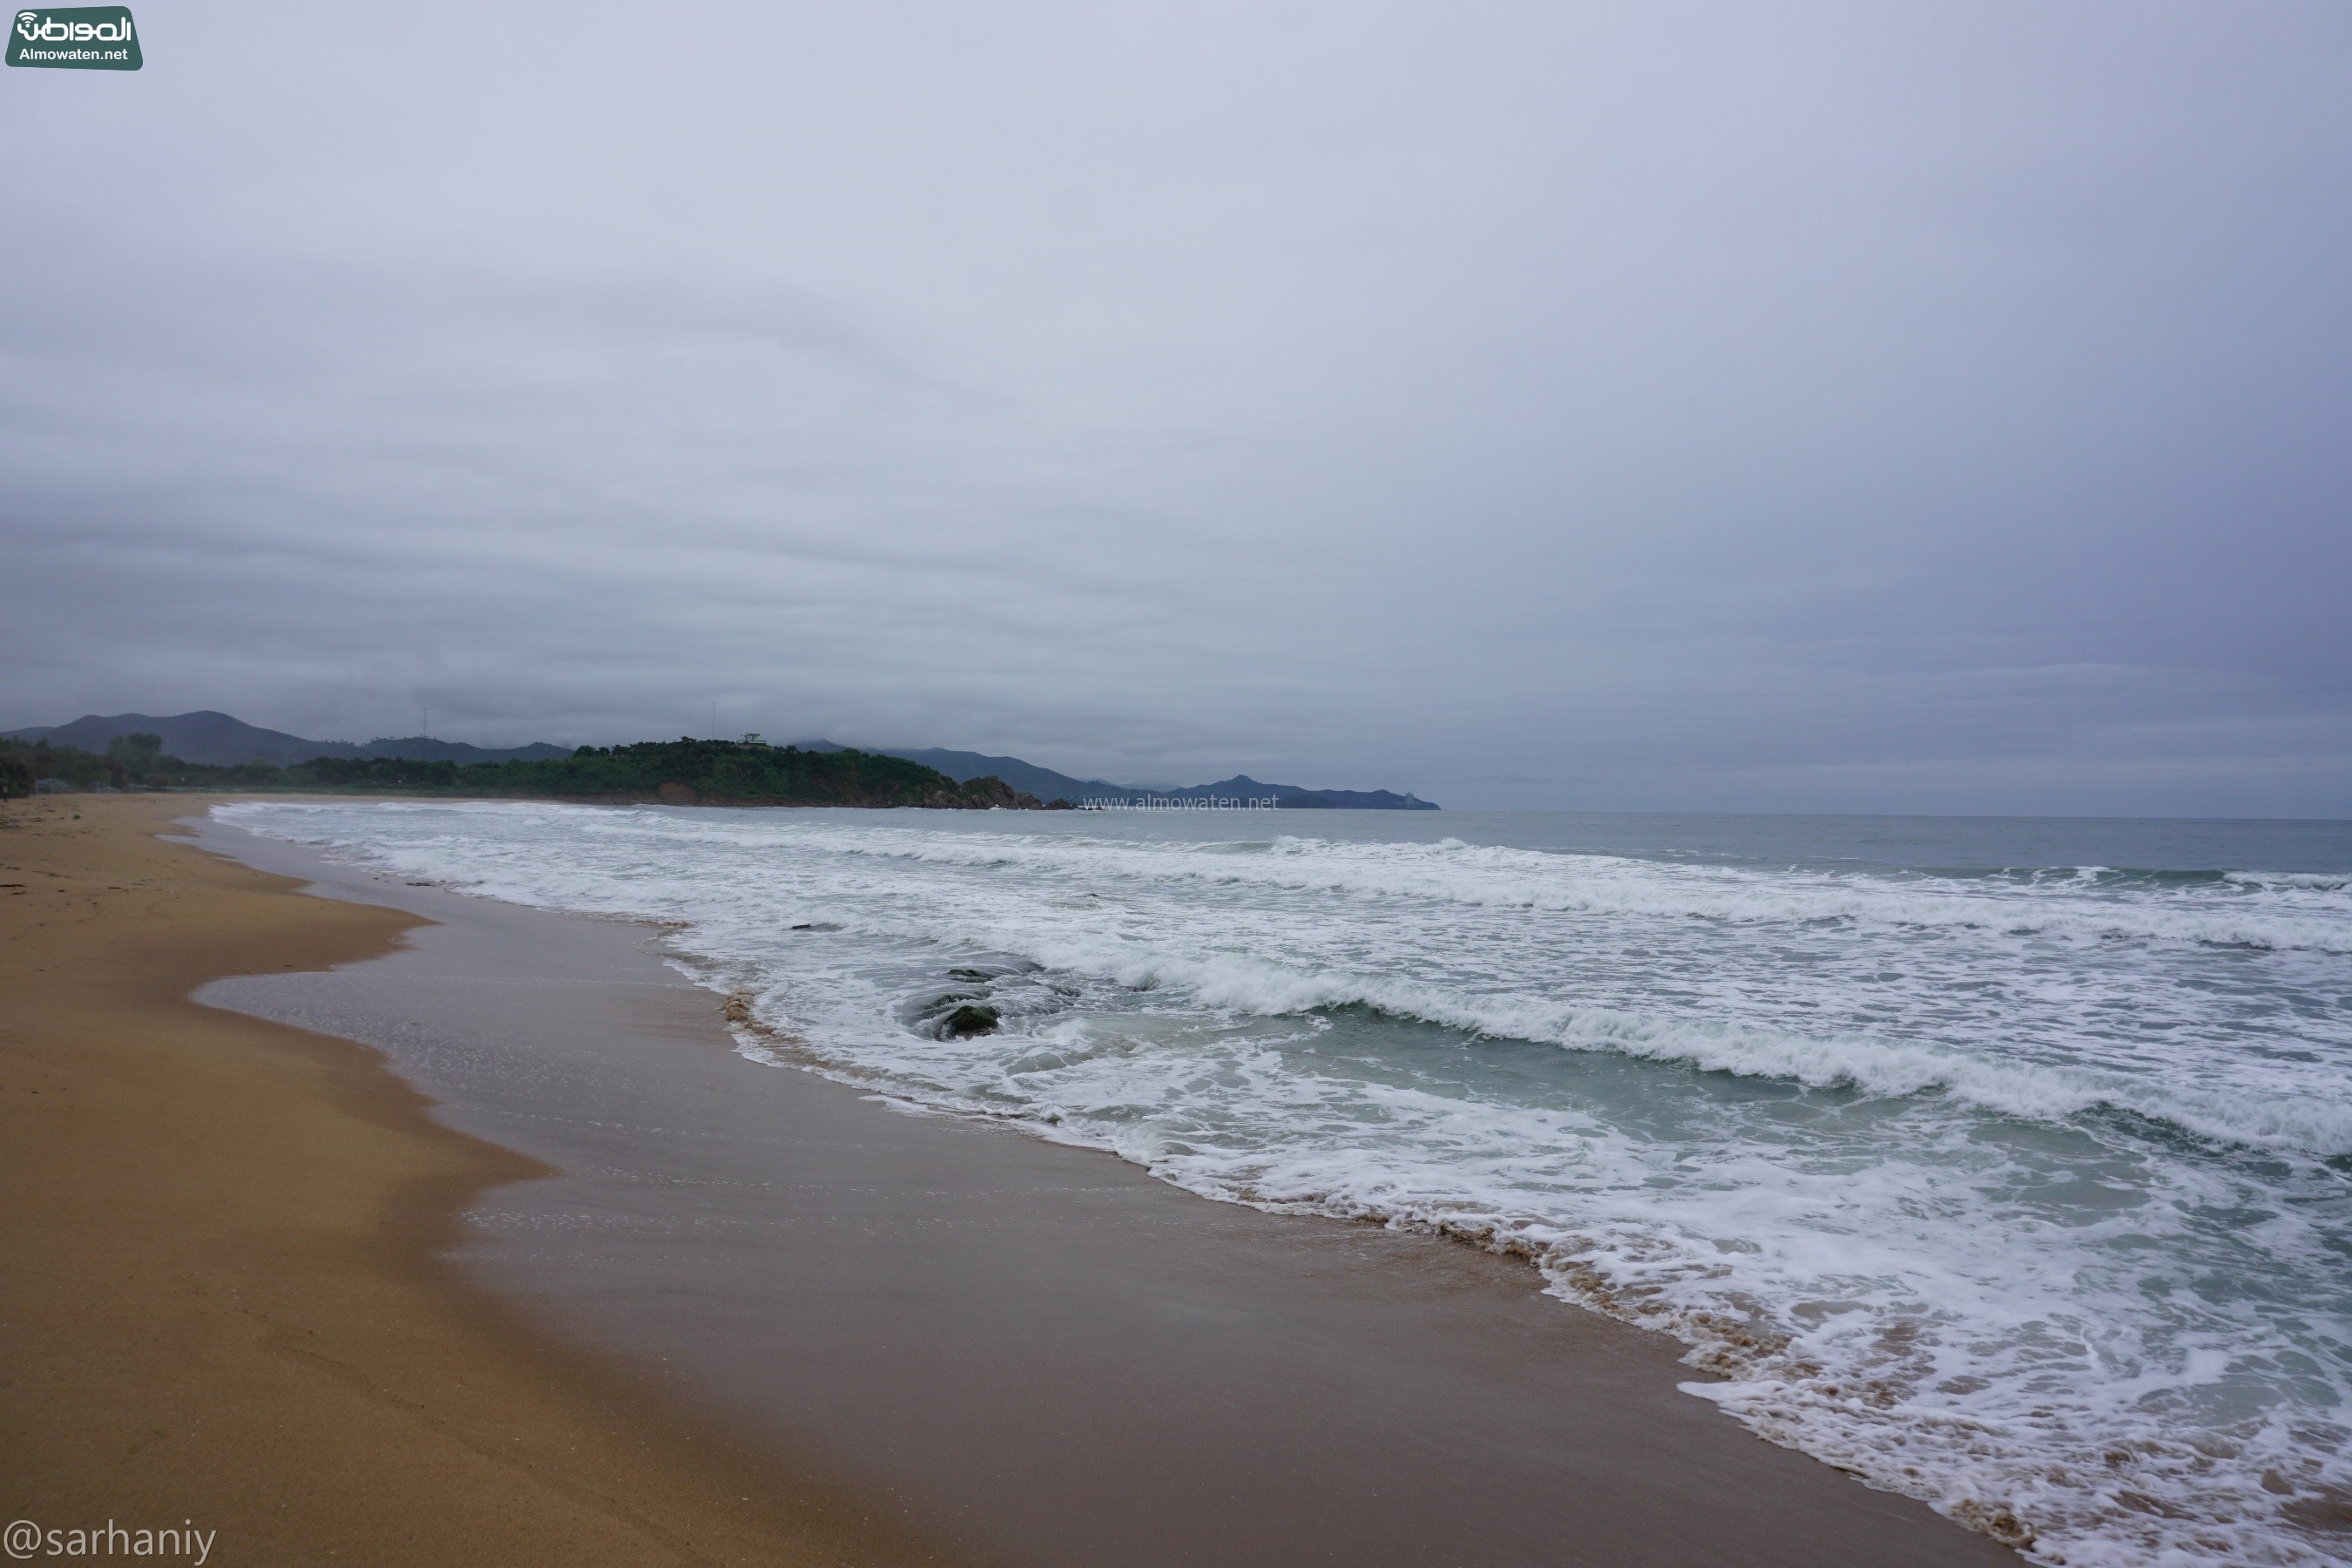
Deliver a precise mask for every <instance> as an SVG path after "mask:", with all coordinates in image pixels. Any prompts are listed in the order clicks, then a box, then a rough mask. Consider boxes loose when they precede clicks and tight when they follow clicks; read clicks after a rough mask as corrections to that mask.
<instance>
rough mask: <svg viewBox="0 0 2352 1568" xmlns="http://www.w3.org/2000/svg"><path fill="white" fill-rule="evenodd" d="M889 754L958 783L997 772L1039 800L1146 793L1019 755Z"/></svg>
mask: <svg viewBox="0 0 2352 1568" xmlns="http://www.w3.org/2000/svg"><path fill="white" fill-rule="evenodd" d="M801 746H802V749H803V751H807V750H813V749H814V746H813V744H812V742H806V741H803V742H801ZM882 754H883V755H884V756H886V757H904V758H906V759H907V761H908V762H910V763H922V764H923V766H925V767H927V768H936V769H938V770H939V771H940V773H945V774H947V775H948V777H950V778H951V779H953V780H955V781H956V783H958V784H962V783H963V782H964V781H965V780H967V779H976V778H979V777H982V775H984V774H987V773H994V774H995V775H996V776H997V777H998V778H1001V779H1003V781H1004V782H1005V783H1006V784H1011V785H1012V786H1013V788H1014V789H1018V790H1026V791H1028V792H1029V793H1030V794H1031V795H1035V796H1036V797H1037V798H1038V799H1039V800H1053V799H1055V798H1057V797H1058V798H1060V799H1062V800H1066V801H1069V802H1071V803H1072V804H1073V805H1075V804H1076V803H1077V802H1079V801H1081V800H1085V799H1087V798H1088V797H1108V796H1112V795H1117V796H1119V797H1121V798H1126V797H1128V796H1130V795H1139V794H1141V793H1143V792H1142V791H1140V790H1138V789H1136V788H1134V787H1133V786H1131V785H1128V784H1111V783H1108V782H1107V781H1105V780H1103V779H1074V778H1072V777H1071V776H1070V775H1069V774H1067V773H1055V771H1054V770H1053V769H1051V768H1041V767H1039V766H1037V765H1036V764H1035V763H1024V762H1023V761H1022V760H1021V759H1020V758H1018V757H989V756H982V754H981V753H980V752H943V751H940V749H939V748H938V747H936V746H934V747H932V748H931V749H930V750H929V751H923V752H883V753H882Z"/></svg>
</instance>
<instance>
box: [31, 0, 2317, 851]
mask: <svg viewBox="0 0 2352 1568" xmlns="http://www.w3.org/2000/svg"><path fill="white" fill-rule="evenodd" d="M139 14H140V16H141V21H142V27H143V28H144V31H145V37H146V42H147V50H148V56H149V61H150V63H149V66H148V68H147V69H146V70H144V71H142V72H141V73H139V74H138V75H137V76H135V77H120V78H116V77H106V76H101V75H100V73H88V74H84V73H67V72H57V73H45V72H37V71H18V72H12V73H9V77H10V79H9V80H8V81H7V82H5V84H0V86H5V88H6V89H8V90H7V91H6V92H5V93H0V128H5V132H7V139H8V144H9V145H10V146H11V147H12V148H17V149H26V150H29V151H28V154H27V155H26V156H23V157H18V158H13V159H11V160H8V161H5V163H0V197H5V204H6V205H5V208H0V210H5V211H7V212H9V213H10V215H11V221H10V223H9V224H8V225H6V226H5V227H0V263H5V268H6V273H5V275H6V277H7V278H8V279H9V283H8V286H7V287H6V288H5V289H0V472H5V474H6V476H7V480H6V483H5V487H0V550H5V557H6V561H7V565H8V569H7V571H6V572H5V575H0V617H5V618H4V619H0V639H5V644H0V646H5V654H6V658H7V668H8V671H9V674H8V678H7V679H6V681H5V684H0V698H5V709H6V711H5V712H0V722H6V723H32V722H54V721H59V720H62V719H66V718H70V717H72V716H73V715H75V714H76V713H79V712H81V711H83V710H99V711H118V710H125V709H139V710H149V711H157V710H174V709H177V708H193V707H215V708H223V709H227V710H232V711H236V712H238V713H240V714H241V715H242V716H244V717H247V718H248V719H251V720H254V721H257V722H263V723H268V724H271V725H273V726H276V727H279V728H285V729H291V730H295V731H299V732H304V733H316V732H329V731H331V732H335V733H343V734H352V735H364V734H370V733H374V732H378V731H387V730H400V729H404V728H406V727H407V726H408V724H409V722H410V721H411V719H412V717H413V715H414V713H415V708H416V707H417V706H418V705H421V704H425V703H429V704H430V705H431V706H432V707H433V709H434V710H435V712H436V729H441V730H445V731H446V732H448V733H451V734H453V735H457V736H459V737H460V738H466V739H472V740H477V741H482V742H519V741H521V740H526V739H536V738H547V739H554V740H559V741H588V740H593V741H605V740H612V739H616V738H625V737H628V736H634V735H638V734H646V733H675V732H677V731H680V730H683V729H688V728H696V729H699V728H701V727H704V726H705V725H706V724H707V723H708V722H709V714H710V710H711V705H712V703H713V702H714V701H715V702H716V703H717V704H718V707H719V723H720V725H721V727H722V728H728V729H736V728H742V729H759V730H762V731H767V732H769V733H771V734H779V735H794V734H814V733H818V732H824V733H828V734H831V735H833V736H835V738H837V739H844V740H853V741H854V740H867V741H871V742H877V743H910V744H926V743H935V744H941V745H948V746H959V747H971V748H974V749H979V750H983V751H989V752H1014V753H1016V754H1020V755H1024V756H1028V757H1030V758H1031V759H1032V760H1034V761H1037V762H1041V763H1047V764H1049V765H1054V766H1057V767H1062V768H1065V769H1066V770H1068V771H1071V772H1074V773H1080V774H1094V773H1108V774H1113V775H1127V774H1132V775H1136V776H1151V777H1160V778H1179V777H1186V776H1190V775H1191V774H1192V773H1200V775H1201V776H1202V777H1204V778H1205V777H1211V776H1223V774H1225V773H1230V772H1232V771H1234V769H1236V768H1239V769H1243V770H1245V771H1248V772H1250V773H1254V774H1255V775H1256V776H1260V777H1267V776H1274V777H1284V778H1293V777H1295V778H1298V779H1301V780H1302V781H1306V782H1313V783H1320V784H1360V785H1366V786H1370V785H1387V786H1390V787H1395V788H1400V789H1403V788H1410V789H1413V790H1415V791H1417V792H1419V793H1421V794H1423V795H1430V796H1434V797H1436V798H1439V799H1442V800H1444V801H1445V802H1446V803H1447V804H1448V805H1481V804H1489V805H1516V806H1542V805H1564V806H1584V805H1591V806H1607V805H1613V806H1633V807H1640V806H1645V805H1658V806H1670V807H1685V806H1690V807H1701V806H1715V807H1729V808H1739V807H1755V808H1797V809H1814V808H1818V809H1885V810H1903V809H1936V810H2003V811H2013V810H2053V811H2107V810H2115V811H2193V812H2221V813H2228V812H2258V813H2273V812H2279V813H2291V814H2310V815H2320V814H2325V815H2341V814H2342V813H2343V812H2344V811H2345V810H2346V809H2347V802H2352V667H2347V660H2352V639H2346V638H2345V637H2343V636H2342V635H2341V632H2340V630H2339V629H2338V622H2339V621H2340V618H2341V605H2342V603H2343V600H2344V590H2345V587H2346V585H2347V581H2352V571H2347V568H2352V530H2347V528H2346V527H2345V521H2346V518H2347V514H2352V472H2347V459H2346V458H2345V457H2344V456H2343V455H2342V453H2341V451H2340V450H2339V449H2338V448H2339V447H2341V446H2342V441H2341V436H2340V433H2341V431H2342V430H2343V429H2344V428H2346V427H2347V424H2352V421H2347V415H2352V353H2347V350H2352V342H2348V341H2347V339H2352V331H2347V326H2352V320H2347V318H2348V317H2352V306H2347V300H2346V298H2345V295H2344V292H2343V290H2342V288H2341V279H2342V278H2343V277H2344V276H2346V275H2347V263H2352V198H2347V195H2346V193H2347V191H2352V107H2347V100H2346V99H2345V96H2344V95H2343V94H2342V92H2341V91H2340V82H2339V79H2338V72H2339V69H2340V64H2341V61H2342V59H2343V58H2345V54H2346V47H2347V44H2352V24H2347V22H2345V21H2344V20H2343V18H2342V16H2341V13H2340V12H2339V11H2337V10H2336V9H2335V8H2332V7H2328V6H2323V5H2282V6H2274V7H2267V8H2264V9H2263V10H2262V11H2260V12H2257V13H2246V12H2239V13H2234V14H2231V15H2229V16H2222V15H2221V14H2218V13H2213V12H2210V11H2209V10H2203V9H2200V8H2197V7H2191V6H2172V7H2161V6H2159V7H2149V6H2129V7H2126V6H2123V5H2091V6H2077V7H2070V8H2067V9H2065V10H2063V11H2052V10H2050V9H2048V8H2046V7H2034V6H2028V5H2006V6H2000V5H1997V6H1987V7H1974V8H1970V9H1969V10H1968V11H1967V12H1965V13H1952V14H1949V15H1943V16H1922V15H1898V14H1895V13H1890V12H1888V11H1886V10H1885V9H1884V8H1877V7H1803V8H1795V9H1790V8H1778V9H1775V10H1773V11H1771V12H1769V13H1763V12H1758V11H1755V10H1753V9H1752V8H1746V7H1719V8H1718V7H1697V8H1690V9H1684V10H1660V9H1657V8H1654V7H1633V6H1625V7H1618V8H1613V9H1588V10H1582V11H1569V10H1565V9H1562V8H1558V7H1540V6H1471V7H1449V8H1445V9H1444V10H1443V11H1441V10H1439V9H1437V8H1433V7H1407V6H1396V7H1382V6H1362V5H1347V6H1335V5H1274V6H1267V7H1259V8H1241V7H1233V8H1198V7H1166V8H1156V7H1125V6H1123V7H1087V6H1066V7H1055V6H1026V5H1021V6H995V7H988V8H985V9H984V10H983V9H974V8H968V7H950V6H936V7H924V6H868V7H856V8H820V7H809V8H805V9H797V8H796V9H787V10H782V11H778V10H774V9H772V8H764V7H711V8H707V9H705V8H696V7H670V8H662V9H660V10H658V11H652V12H648V11H646V9H645V8H642V7H623V6H593V5H592V6H585V7H582V6H566V7H553V6H543V5H509V6H501V7H485V6H479V5H470V6H457V5H449V6H440V7H436V6H430V5H427V6H421V7H404V8H402V9H400V10H399V11H397V12H390V11H386V12H382V13H377V12H373V11H346V10H322V9H320V8H316V7H290V6H287V7H273V6H266V5H254V6H244V5H232V6H217V7H215V6H206V7H201V8H200V7H194V6H189V5H148V6H142V8H141V10H140V13H139ZM704 38H707V39H709V40H711V41H710V42H709V44H708V45H707V46H706V45H705V44H703V43H698V42H697V40H698V39H704ZM289 40H291V41H290V42H289ZM720 40H723V47H722V45H721V43H720V42H719V41H720ZM295 47H299V48H302V49H310V50H314V51H316V53H315V58H317V59H319V60H321V61H328V62H331V68H320V69H289V68H286V66H285V63H284V56H283V53H282V50H283V49H284V48H295ZM64 150H69V151H70V153H71V159H72V161H73V162H74V163H77V164H79V165H81V166H87V167H89V168H93V169H101V170H104V171H106V174H105V176H104V178H103V179H96V180H89V181H78V180H74V179H69V178H64V177H61V176H60V174H59V172H58V171H59V166H60V160H59V157H58V155H57V154H58V153H60V152H61V151H64Z"/></svg>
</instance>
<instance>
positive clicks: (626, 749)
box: [0, 734, 1066, 810]
mask: <svg viewBox="0 0 2352 1568" xmlns="http://www.w3.org/2000/svg"><path fill="white" fill-rule="evenodd" d="M42 781H55V783H54V784H51V785H50V787H52V788H58V787H66V788H72V789H77V790H91V789H99V790H156V789H166V790H168V789H197V790H221V789H251V790H270V791H292V792H299V793H316V794H335V795H442V796H452V795H462V796H470V797H476V798H483V797H488V798H493V799H499V798H504V799H537V800H574V801H598V802H605V803H611V804H627V803H646V802H659V803H665V804H668V805H861V806H930V807H939V808H946V809H962V810H976V809H982V808H986V807H989V806H1008V807H1014V808H1025V809H1030V810H1035V809H1038V808H1040V807H1042V806H1043V805H1045V803H1044V802H1041V801H1039V800H1038V799H1037V797H1036V796H1035V795H1027V794H1024V793H1023V792H1021V791H1019V790H1015V789H1013V787H1012V786H1011V785H1009V784H1005V783H1004V782H1003V780H1001V779H998V778H995V777H993V776H983V777H980V778H974V779H967V780H965V781H963V782H962V783H958V782H957V781H956V780H954V779H952V778H950V777H949V776H948V775H947V774H945V773H940V772H939V771H938V770H937V769H935V768H929V767H925V766H924V765H923V764H922V763H913V762H908V761H907V760H906V759H905V758H903V757H888V756H883V755H880V754H878V753H877V752H859V751H839V752H806V751H802V750H800V749H799V748H798V747H795V746H771V745H768V744H765V743H764V742H761V741H759V740H757V739H756V738H751V737H746V738H745V739H743V740H740V741H698V740H690V739H679V740H677V741H646V742H639V743H637V744H635V745H626V746H583V747H581V748H580V749H579V750H578V751H576V752H573V753H572V755H571V756H568V757H551V758H533V759H529V760H521V761H512V762H498V763H455V762H446V761H431V762H420V761H415V760H411V759H408V758H404V757H313V758H311V759H310V761H308V762H302V763H293V764H291V765H289V766H282V767H281V766H279V765H278V764H276V763H238V764H236V765H234V766H214V765H208V764H205V763H189V762H184V761H182V760H181V759H179V758H177V757H173V756H170V755H168V754H166V753H165V752H163V743H162V742H161V741H160V740H159V739H158V738H157V737H155V736H153V735H145V734H138V735H124V736H121V737H118V738H117V739H116V740H114V741H112V742H109V743H108V746H107V749H106V751H105V752H104V753H103V754H100V753H98V752H88V751H84V750H82V749H81V748H79V747H76V746H56V745H52V744H50V743H49V742H47V741H46V740H42V741H36V742H30V743H26V742H21V741H0V795H5V796H9V797H14V796H19V795H30V794H32V793H34V791H35V790H36V789H37V787H39V784H41V782H42ZM1064 804H1066V803H1062V802H1055V805H1064Z"/></svg>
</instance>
